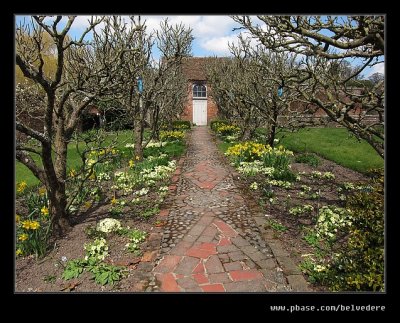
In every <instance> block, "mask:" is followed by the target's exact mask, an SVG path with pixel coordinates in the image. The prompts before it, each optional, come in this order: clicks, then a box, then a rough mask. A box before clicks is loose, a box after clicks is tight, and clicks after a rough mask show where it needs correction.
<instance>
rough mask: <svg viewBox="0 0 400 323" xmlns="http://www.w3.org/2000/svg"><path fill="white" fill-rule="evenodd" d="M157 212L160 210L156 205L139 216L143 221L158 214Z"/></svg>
mask: <svg viewBox="0 0 400 323" xmlns="http://www.w3.org/2000/svg"><path fill="white" fill-rule="evenodd" d="M159 212H160V209H159V207H158V205H156V206H154V207H152V208H149V209H146V210H144V211H143V212H142V213H141V214H140V215H141V216H142V217H143V218H145V219H149V218H151V217H152V216H154V215H156V214H158V213H159Z"/></svg>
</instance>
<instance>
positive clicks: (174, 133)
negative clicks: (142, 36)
mask: <svg viewBox="0 0 400 323" xmlns="http://www.w3.org/2000/svg"><path fill="white" fill-rule="evenodd" d="M184 138H185V133H184V132H183V131H180V130H171V131H160V139H161V140H165V141H179V140H183V139H184Z"/></svg>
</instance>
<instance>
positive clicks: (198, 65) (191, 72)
mask: <svg viewBox="0 0 400 323" xmlns="http://www.w3.org/2000/svg"><path fill="white" fill-rule="evenodd" d="M221 59H226V58H225V57H186V58H184V59H183V61H182V64H183V73H184V74H185V75H186V77H187V78H188V80H199V81H205V80H206V79H207V71H206V66H207V63H209V62H210V61H215V60H221Z"/></svg>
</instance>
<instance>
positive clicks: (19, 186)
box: [17, 181, 28, 193]
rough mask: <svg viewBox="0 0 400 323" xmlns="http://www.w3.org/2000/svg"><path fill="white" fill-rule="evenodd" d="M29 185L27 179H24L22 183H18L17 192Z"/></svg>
mask: <svg viewBox="0 0 400 323" xmlns="http://www.w3.org/2000/svg"><path fill="white" fill-rule="evenodd" d="M27 186H28V184H26V182H25V181H22V182H21V183H19V184H18V186H17V192H18V193H22V192H23V191H25V189H26V187H27Z"/></svg>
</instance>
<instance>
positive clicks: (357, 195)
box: [302, 172, 384, 291]
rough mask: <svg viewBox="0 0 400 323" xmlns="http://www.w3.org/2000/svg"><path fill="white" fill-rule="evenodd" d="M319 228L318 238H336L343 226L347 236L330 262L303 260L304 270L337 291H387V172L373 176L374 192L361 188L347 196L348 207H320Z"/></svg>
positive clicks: (315, 279) (311, 276) (313, 278)
mask: <svg viewBox="0 0 400 323" xmlns="http://www.w3.org/2000/svg"><path fill="white" fill-rule="evenodd" d="M329 210H330V209H329ZM331 211H332V212H331ZM340 213H341V214H340ZM345 213H346V214H347V215H346V214H345ZM316 227H317V235H318V237H323V238H324V239H325V238H328V239H334V238H335V236H336V231H337V230H338V229H339V228H340V230H341V231H343V233H344V235H345V239H344V240H341V241H340V245H339V247H340V250H339V251H340V252H338V253H333V255H332V257H331V259H330V261H329V262H327V261H326V260H325V261H324V260H321V259H319V260H314V261H311V260H307V261H305V262H303V264H302V268H303V271H305V272H306V273H307V274H308V275H309V277H310V278H312V280H314V281H316V282H320V283H323V284H326V285H328V286H329V287H330V288H331V289H332V290H335V291H339V290H340V291H383V290H384V276H383V273H384V182H383V172H381V175H380V176H379V177H378V176H375V177H374V178H373V191H372V192H371V191H370V190H368V191H365V190H358V191H354V192H353V193H352V194H351V195H350V196H349V197H348V198H347V204H346V210H344V209H339V208H336V209H334V210H330V211H329V212H328V208H326V207H325V208H323V210H322V212H321V210H320V215H319V218H318V223H317V226H316Z"/></svg>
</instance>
